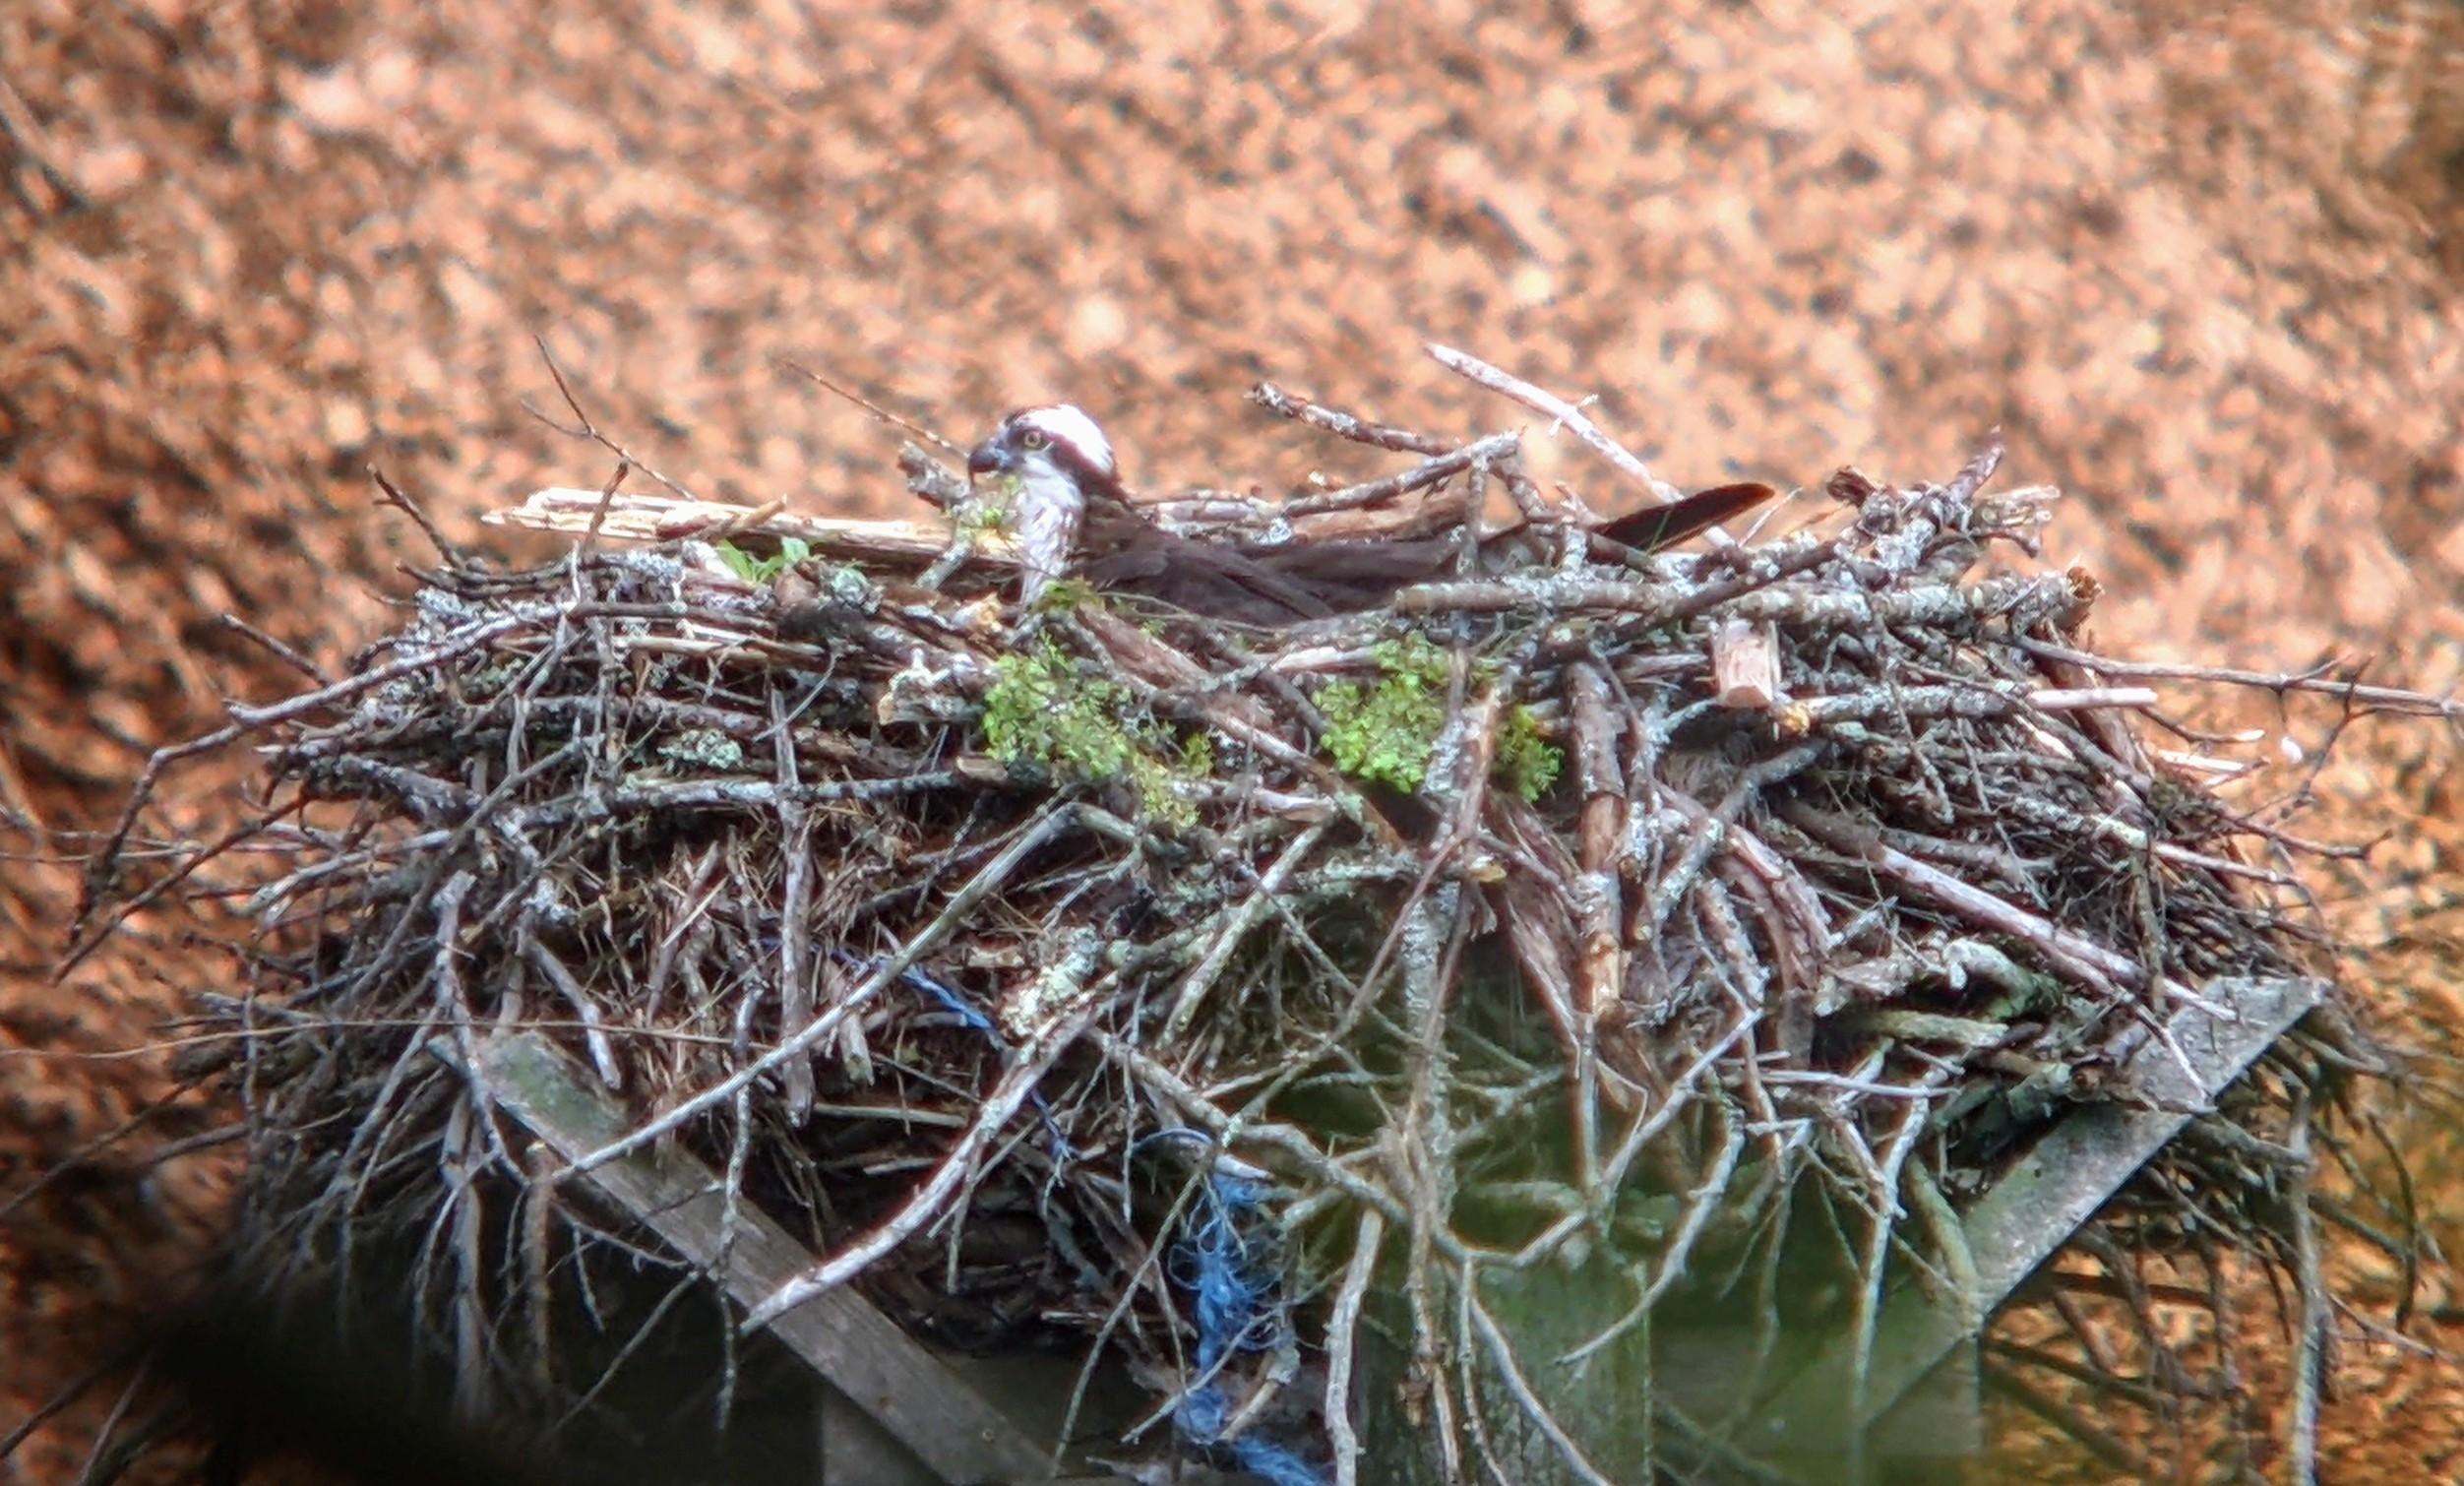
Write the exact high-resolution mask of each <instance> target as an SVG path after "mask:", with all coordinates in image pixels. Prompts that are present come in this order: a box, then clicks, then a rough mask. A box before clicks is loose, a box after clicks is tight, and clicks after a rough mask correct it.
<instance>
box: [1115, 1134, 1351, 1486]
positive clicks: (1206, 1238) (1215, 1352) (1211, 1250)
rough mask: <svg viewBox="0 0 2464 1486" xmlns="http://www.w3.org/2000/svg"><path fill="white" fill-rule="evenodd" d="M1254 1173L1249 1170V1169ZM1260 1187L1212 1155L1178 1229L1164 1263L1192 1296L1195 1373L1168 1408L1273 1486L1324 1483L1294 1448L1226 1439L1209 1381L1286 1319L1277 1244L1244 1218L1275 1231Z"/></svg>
mask: <svg viewBox="0 0 2464 1486" xmlns="http://www.w3.org/2000/svg"><path fill="white" fill-rule="evenodd" d="M1168 1139H1177V1140H1188V1141H1196V1142H1199V1143H1201V1144H1208V1145H1210V1144H1211V1142H1209V1141H1208V1140H1207V1138H1206V1137H1205V1136H1203V1135H1201V1134H1200V1133H1199V1132H1197V1131H1194V1130H1161V1131H1157V1132H1155V1133H1154V1134H1153V1135H1150V1136H1147V1137H1146V1138H1145V1139H1144V1140H1141V1141H1140V1142H1139V1144H1140V1145H1146V1144H1147V1143H1148V1142H1151V1141H1156V1140H1168ZM1253 1169H1254V1168H1253ZM1265 1196H1266V1183H1265V1182H1264V1180H1263V1178H1262V1177H1261V1176H1252V1175H1249V1174H1248V1173H1247V1172H1246V1171H1243V1170H1241V1169H1238V1168H1237V1167H1236V1166H1235V1165H1234V1163H1233V1162H1232V1160H1231V1158H1230V1157H1228V1156H1218V1157H1217V1159H1216V1161H1215V1165H1214V1169H1213V1170H1212V1171H1211V1172H1210V1173H1209V1174H1208V1176H1207V1178H1206V1185H1205V1186H1204V1188H1203V1189H1201V1193H1200V1195H1199V1201H1198V1207H1197V1210H1196V1211H1195V1212H1193V1213H1192V1214H1191V1215H1190V1216H1189V1217H1188V1218H1187V1219H1186V1221H1185V1222H1184V1225H1183V1232H1182V1236H1181V1239H1180V1241H1179V1242H1178V1243H1175V1244H1174V1245H1173V1246H1172V1250H1171V1252H1170V1253H1169V1254H1168V1255H1167V1256H1166V1259H1167V1263H1168V1266H1169V1269H1170V1272H1171V1277H1172V1280H1173V1282H1174V1283H1175V1284H1178V1285H1180V1286H1181V1287H1182V1288H1183V1289H1185V1290H1187V1291H1189V1293H1190V1297H1191V1303H1192V1307H1193V1309H1194V1310H1195V1311H1196V1312H1197V1319H1198V1376H1199V1377H1200V1378H1201V1380H1202V1381H1201V1382H1200V1383H1199V1384H1198V1385H1197V1386H1196V1387H1194V1388H1191V1389H1189V1390H1188V1391H1187V1392H1185V1393H1182V1395H1181V1401H1180V1402H1179V1404H1177V1405H1176V1406H1175V1407H1174V1408H1173V1411H1172V1423H1173V1428H1174V1429H1175V1430H1177V1431H1178V1432H1179V1434H1180V1436H1181V1438H1182V1439H1184V1440H1187V1441H1188V1442H1189V1443H1190V1444H1192V1445H1194V1446H1198V1447H1199V1448H1201V1449H1215V1450H1221V1451H1222V1452H1224V1454H1226V1455H1229V1456H1231V1458H1232V1460H1233V1462H1234V1463H1235V1464H1237V1465H1238V1466H1240V1468H1241V1469H1243V1470H1246V1471H1248V1472H1250V1473H1251V1474H1252V1475H1257V1476H1262V1477H1263V1478H1264V1479H1266V1480H1267V1481H1270V1482H1272V1483H1273V1486H1324V1481H1325V1474H1324V1472H1323V1471H1322V1470H1320V1469H1319V1468H1318V1467H1317V1466H1315V1465H1313V1464H1311V1463H1310V1462H1309V1460H1308V1459H1307V1458H1306V1457H1304V1456H1303V1455H1301V1454H1300V1453H1299V1452H1298V1451H1295V1450H1292V1449H1290V1448H1288V1447H1286V1446H1283V1445H1280V1444H1277V1443H1276V1442H1274V1441H1272V1440H1269V1439H1266V1438H1264V1437H1263V1435H1262V1434H1260V1433H1258V1432H1256V1431H1252V1432H1250V1433H1247V1434H1243V1435H1242V1436H1240V1437H1239V1438H1238V1439H1233V1440H1226V1439H1224V1438H1223V1430H1224V1426H1225V1425H1227V1424H1228V1423H1230V1422H1231V1420H1230V1408H1231V1402H1230V1399H1228V1398H1227V1397H1226V1396H1225V1394H1224V1391H1223V1389H1222V1387H1221V1385H1219V1384H1217V1383H1216V1382H1215V1381H1214V1378H1215V1372H1216V1369H1217V1368H1218V1367H1219V1366H1221V1365H1222V1363H1223V1361H1224V1359H1225V1357H1226V1356H1227V1355H1228V1354H1230V1353H1232V1352H1235V1351H1240V1352H1263V1351H1272V1350H1274V1349H1275V1348H1277V1347H1280V1346H1283V1345H1285V1344H1286V1342H1287V1341H1288V1339H1289V1337H1290V1335H1291V1316H1290V1313H1289V1308H1288V1307H1287V1306H1286V1304H1285V1302H1284V1298H1283V1279H1282V1272H1281V1271H1282V1264H1281V1246H1280V1245H1279V1244H1278V1243H1276V1242H1275V1241H1274V1240H1273V1239H1272V1238H1271V1237H1258V1238H1253V1237H1252V1236H1251V1235H1250V1234H1248V1233H1245V1232H1244V1231H1243V1229H1244V1221H1245V1220H1247V1221H1248V1222H1250V1223H1252V1224H1254V1225H1256V1226H1258V1227H1263V1228H1264V1229H1265V1230H1266V1231H1267V1233H1268V1234H1271V1232H1272V1225H1273V1221H1274V1220H1273V1218H1272V1216H1271V1215H1269V1214H1268V1213H1267V1212H1266V1211H1265V1208H1264V1202H1265Z"/></svg>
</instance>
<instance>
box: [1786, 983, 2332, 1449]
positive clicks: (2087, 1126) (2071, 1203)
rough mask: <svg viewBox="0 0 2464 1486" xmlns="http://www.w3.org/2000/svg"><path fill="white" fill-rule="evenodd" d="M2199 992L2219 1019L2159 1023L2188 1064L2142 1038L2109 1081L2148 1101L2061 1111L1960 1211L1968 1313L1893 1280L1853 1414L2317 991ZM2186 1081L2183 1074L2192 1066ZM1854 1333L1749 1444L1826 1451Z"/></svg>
mask: <svg viewBox="0 0 2464 1486" xmlns="http://www.w3.org/2000/svg"><path fill="white" fill-rule="evenodd" d="M2200 994H2201V996H2202V997H2203V998H2204V999H2206V1000H2207V1001H2209V1002H2210V1003H2213V1004H2215V1005H2218V1006H2220V1007H2222V1008H2223V1009H2224V1010H2225V1011H2226V1012H2227V1014H2228V1016H2227V1017H2226V1018H2218V1017H2215V1016H2212V1015H2210V1014H2209V1013H2207V1012H2204V1011H2201V1010H2199V1009H2198V1008H2196V1007H2184V1008H2183V1009H2182V1010H2181V1011H2180V1012H2179V1013H2177V1014H2176V1015H2175V1016H2174V1018H2173V1021H2172V1022H2171V1023H2170V1027H2171V1030H2172V1033H2173V1039H2174V1042H2175V1043H2176V1045H2178V1046H2179V1047H2180V1048H2181V1050H2182V1053H2183V1055H2184V1057H2185V1058H2187V1061H2188V1063H2189V1065H2190V1067H2189V1068H2188V1069H2185V1068H2184V1067H2183V1066H2182V1063H2181V1062H2179V1061H2177V1060H2176V1058H2175V1057H2174V1054H2173V1053H2172V1051H2171V1050H2169V1049H2167V1048H2166V1047H2165V1046H2164V1045H2163V1044H2162V1043H2161V1042H2159V1041H2157V1040H2156V1039H2155V1038H2153V1037H2149V1038H2148V1039H2146V1041H2145V1042H2143V1043H2142V1044H2141V1045H2140V1047H2139V1048H2138V1050H2137V1051H2136V1052H2134V1053H2133V1054H2131V1056H2130V1057H2129V1059H2128V1060H2127V1061H2126V1062H2125V1064H2124V1065H2123V1068H2124V1072H2125V1076H2124V1077H2123V1078H2121V1079H2120V1080H2118V1081H2117V1083H2116V1086H2117V1087H2118V1088H2121V1089H2126V1090H2129V1091H2131V1093H2132V1094H2133V1095H2134V1097H2136V1098H2138V1099H2140V1100H2143V1101H2144V1103H2145V1104H2148V1105H2152V1106H2154V1107H2139V1106H2138V1105H2135V1104H2134V1105H2132V1106H2125V1105H2120V1104H2096V1105H2086V1106H2082V1107H2079V1108H2076V1109H2073V1110H2072V1111H2071V1112H2070V1113H2069V1114H2068V1115H2066V1116H2064V1118H2063V1120H2062V1121H2061V1123H2059V1124H2058V1125H2056V1126H2055V1127H2054V1128H2053V1129H2052V1130H2050V1131H2048V1132H2047V1133H2046V1134H2045V1136H2044V1137H2043V1138H2042V1139H2040V1140H2039V1141H2038V1142H2037V1143H2036V1145H2035V1147H2034V1148H2033V1149H2031V1150H2030V1151H2029V1152H2028V1153H2027V1154H2026V1155H2025V1156H2024V1157H2022V1158H2021V1159H2020V1160H2019V1161H2018V1162H2017V1164H2015V1165H2014V1166H2013V1167H2012V1168H2011V1169H2010V1170H2009V1171H2008V1172H2006V1173H2005V1174H2004V1175H2003V1176H2002V1179H2001V1180H2000V1181H1998V1182H1996V1183H1995V1184H1994V1186H1993V1188H1992V1189H1991V1190H1990V1191H1988V1192H1987V1193H1986V1194H1985V1195H1984V1196H1983V1197H1981V1198H1979V1199H1978V1200H1977V1201H1976V1203H1975V1204H1974V1205H1973V1206H1972V1207H1970V1208H1969V1209H1968V1212H1967V1214H1966V1216H1965V1218H1964V1219H1963V1220H1962V1223H1961V1227H1962V1229H1963V1230H1964V1231H1965V1233H1966V1235H1967V1244H1968V1251H1969V1254H1970V1256H1971V1257H1972V1258H1973V1259H1974V1261H1975V1264H1976V1274H1977V1294H1976V1296H1975V1305H1976V1312H1975V1314H1974V1315H1973V1316H1971V1315H1969V1314H1967V1313H1966V1311H1965V1308H1964V1307H1963V1306H1962V1305H1961V1304H1960V1300H1959V1298H1958V1297H1953V1296H1934V1295H1929V1294H1927V1293H1926V1292H1925V1291H1924V1289H1923V1288H1922V1287H1921V1286H1918V1285H1915V1284H1902V1285H1900V1286H1899V1287H1898V1288H1896V1289H1895V1290H1894V1291H1893V1292H1892V1293H1891V1294H1890V1295H1888V1296H1887V1297H1885V1298H1884V1300H1883V1302H1882V1311H1881V1314H1880V1316H1879V1317H1878V1318H1877V1319H1876V1326H1875V1335H1874V1350H1873V1354H1872V1356H1871V1358H1870V1359H1869V1361H1868V1363H1867V1368H1866V1389H1865V1396H1864V1400H1863V1406H1862V1408H1861V1409H1860V1410H1859V1411H1858V1414H1857V1417H1856V1418H1855V1420H1854V1421H1853V1423H1854V1427H1855V1428H1857V1429H1858V1430H1864V1429H1868V1428H1871V1427H1872V1426H1873V1425H1874V1424H1875V1423H1876V1422H1877V1421H1878V1420H1879V1419H1881V1418H1882V1417H1883V1415H1884V1414H1886V1413H1888V1412H1889V1411H1890V1409H1891V1408H1892V1406H1893V1405H1894V1404H1896V1403H1898V1402H1899V1401H1900V1399H1902V1398H1903V1397H1905V1396H1906V1395H1907V1394H1908V1393H1910V1391H1911V1390H1913V1389H1914V1388H1916V1386H1917V1385H1918V1383H1919V1382H1920V1381H1921V1380H1923V1379H1924V1378H1926V1377H1927V1375H1929V1374H1931V1373H1933V1372H1934V1371H1935V1370H1936V1368H1938V1367H1940V1366H1941V1365H1942V1364H1943V1363H1944V1361H1945V1359H1948V1358H1949V1357H1950V1356H1951V1353H1952V1350H1953V1349H1954V1348H1956V1347H1958V1346H1959V1345H1960V1343H1962V1342H1965V1341H1969V1340H1971V1339H1973V1338H1974V1337H1975V1336H1976V1335H1977V1334H1978V1333H1979V1331H1980V1330H1981V1328H1982V1327H1983V1326H1984V1324H1985V1323H1986V1322H1987V1321H1989V1320H1990V1319H1991V1318H1992V1316H1993V1314H1994V1312H1995V1311H1996V1310H1997V1309H1998V1308H2000V1307H2001V1306H2002V1303H2003V1302H2004V1301H2006V1300H2007V1299H2009V1297H2010V1294H2011V1292H2012V1291H2013V1290H2016V1289H2017V1288H2018V1287H2019V1285H2020V1283H2021V1282H2022V1281H2024V1280H2025V1279H2026V1278H2027V1277H2028V1276H2029V1275H2030V1274H2033V1273H2034V1272H2036V1270H2037V1269H2038V1267H2039V1266H2041V1265H2043V1264H2044V1263H2045V1261H2047V1260H2048V1259H2051V1258H2052V1257H2053V1256H2054V1254H2055V1253H2056V1251H2058V1250H2060V1249H2061V1248H2062V1246H2063V1245H2064V1244H2065V1243H2067V1242H2069V1240H2070V1236H2071V1235H2072V1234H2073V1233H2076V1232H2077V1231H2078V1230H2079V1228H2080V1226H2081V1225H2082V1224H2084V1223H2085V1222H2086V1221H2087V1220H2088V1219H2089V1218H2090V1217H2092V1216H2094V1215H2095V1212H2096V1209H2097V1208H2099V1207H2103V1206H2104V1204H2105V1202H2106V1200H2107V1199H2109V1198H2111V1197H2112V1196H2113V1195H2114V1194H2115V1193H2116V1192H2119V1191H2121V1190H2122V1187H2123V1184H2124V1183H2125V1182H2127V1181H2129V1179H2130V1178H2131V1176H2132V1175H2134V1174H2135V1173H2136V1172H2137V1171H2138V1170H2139V1168H2140V1167H2142V1166H2144V1165H2146V1164H2147V1163H2148V1161H2149V1160H2151V1159H2153V1158H2154V1156H2155V1155H2156V1153H2157V1151H2158V1150H2160V1149H2162V1148H2163V1146H2164V1145H2165V1144H2166V1143H2167V1142H2168V1141H2171V1140H2172V1139H2173V1138H2174V1137H2175V1136H2176V1135H2177V1134H2179V1133H2180V1132H2181V1130H2182V1127H2183V1126H2185V1125H2187V1124H2188V1123H2189V1122H2190V1121H2191V1120H2192V1119H2193V1118H2195V1117H2196V1116H2197V1115H2198V1114H2199V1113H2201V1112H2204V1111H2206V1110H2207V1109H2210V1108H2212V1107H2213V1105H2214V1101H2215V1097H2216V1095H2217V1094H2218V1093H2219V1092H2221V1091H2222V1090H2223V1089H2224V1087H2225V1085H2227V1084H2231V1083H2232V1082H2233V1081H2234V1080H2235V1079H2237V1078H2239V1077H2241V1075H2242V1073H2243V1072H2244V1071H2245V1070H2246V1069H2248V1067H2249V1066H2250V1064H2251V1063H2252V1062H2254V1061H2256V1059H2257V1058H2258V1056H2259V1054H2261V1053H2263V1052H2265V1051H2266V1050H2267V1049H2268V1048H2269V1047H2270V1046H2272V1045H2273V1044H2274V1043H2275V1041H2276V1039H2277V1038H2278V1037H2281V1036H2283V1035H2284V1034H2285V1032H2286V1031H2288V1030H2290V1029H2291V1028H2292V1026H2293V1023H2295V1022H2299V1021H2300V1020H2301V1019H2302V1017H2303V1016H2304V1015H2305V1014H2306V1013H2308V1012H2309V1011H2310V1009H2311V1008H2313V1007H2315V1006H2317V1005H2318V1004H2319V1003H2320V1002H2321V1001H2323V1000H2325V999H2326V995H2327V985H2326V982H2324V981H2320V980H2304V979H2282V980H2242V979H2236V980H2218V981H2214V982H2211V983H2210V984H2208V985H2207V986H2206V987H2204V988H2203V989H2202V990H2201V992H2200ZM2193 1073H2195V1075H2196V1077H2195V1079H2193V1077H2192V1074H2193ZM1854 1344H1855V1343H1854V1339H1853V1338H1843V1339H1841V1340H1839V1341H1836V1342H1834V1343H1833V1344H1832V1345H1831V1347H1830V1348H1829V1349H1828V1351H1827V1353H1826V1355H1824V1356H1823V1357H1821V1358H1820V1359H1818V1360H1817V1361H1816V1362H1814V1363H1813V1364H1812V1365H1810V1366H1809V1367H1807V1369H1806V1370H1805V1371H1804V1372H1803V1373H1801V1374H1799V1375H1798V1376H1797V1377H1796V1378H1795V1379H1794V1380H1792V1381H1791V1382H1790V1383H1789V1384H1788V1385H1787V1387H1786V1388H1784V1389H1783V1390H1782V1391H1781V1392H1780V1393H1779V1395H1778V1396H1777V1397H1776V1398H1775V1399H1773V1400H1772V1402H1771V1403H1769V1404H1768V1405H1766V1406H1765V1407H1764V1408H1762V1409H1761V1410H1758V1411H1757V1414H1756V1424H1755V1426H1754V1427H1755V1428H1756V1430H1757V1431H1758V1432H1759V1433H1760V1435H1761V1438H1760V1440H1759V1441H1757V1442H1756V1446H1755V1448H1756V1450H1757V1451H1771V1452H1785V1453H1791V1454H1793V1453H1800V1452H1805V1451H1809V1450H1812V1451H1820V1450H1825V1449H1830V1448H1835V1447H1836V1446H1838V1445H1839V1444H1840V1443H1842V1441H1843V1440H1844V1438H1845V1435H1844V1429H1845V1427H1846V1426H1847V1425H1849V1423H1850V1422H1851V1421H1849V1420H1848V1419H1847V1418H1846V1417H1845V1409H1846V1406H1847V1404H1848V1401H1849V1387H1848V1381H1849V1377H1850V1374H1851V1369H1852V1366H1853V1363H1854V1358H1853V1356H1851V1355H1850V1351H1849V1349H1850V1348H1851V1347H1853V1346H1854Z"/></svg>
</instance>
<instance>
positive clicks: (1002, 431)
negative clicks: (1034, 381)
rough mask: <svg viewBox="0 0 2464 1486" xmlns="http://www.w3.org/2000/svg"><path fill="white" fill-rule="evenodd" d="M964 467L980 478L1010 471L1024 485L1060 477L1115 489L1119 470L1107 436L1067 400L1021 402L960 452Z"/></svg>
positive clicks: (1084, 486) (1085, 485)
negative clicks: (963, 454)
mask: <svg viewBox="0 0 2464 1486" xmlns="http://www.w3.org/2000/svg"><path fill="white" fill-rule="evenodd" d="M966 472H967V474H968V476H969V477H970V478H973V479H977V480H981V479H983V478H984V477H986V476H987V475H1016V476H1018V477H1019V479H1020V480H1021V481H1022V482H1024V483H1027V484H1032V485H1041V484H1045V483H1047V482H1049V481H1052V480H1054V479H1055V478H1056V477H1057V478H1059V479H1066V480H1067V481H1068V482H1069V483H1071V484H1073V485H1076V486H1078V488H1079V489H1080V490H1105V491H1109V492H1112V493H1116V494H1117V493H1118V492H1119V490H1120V486H1121V474H1120V471H1119V470H1118V469H1117V468H1116V467H1115V466H1114V464H1113V462H1112V441H1111V440H1110V439H1107V438H1105V437H1104V431H1103V430H1102V429H1101V428H1098V427H1096V426H1095V420H1094V419H1093V418H1090V417H1088V416H1087V415H1086V413H1085V411H1084V410H1083V409H1081V408H1078V407H1074V406H1072V405H1071V404H1069V403H1067V402H1047V403H1044V404H1043V405H1041V406H1037V407H1021V408H1019V409H1018V410H1017V411H1016V412H1014V413H1012V414H1010V416H1008V417H1006V418H1004V419H1002V420H1001V426H1000V427H999V428H996V429H994V430H993V431H992V434H991V436H990V437H988V438H986V439H985V440H984V442H983V443H981V444H978V445H976V446H975V449H974V452H972V453H970V454H969V455H968V456H967V457H966Z"/></svg>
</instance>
